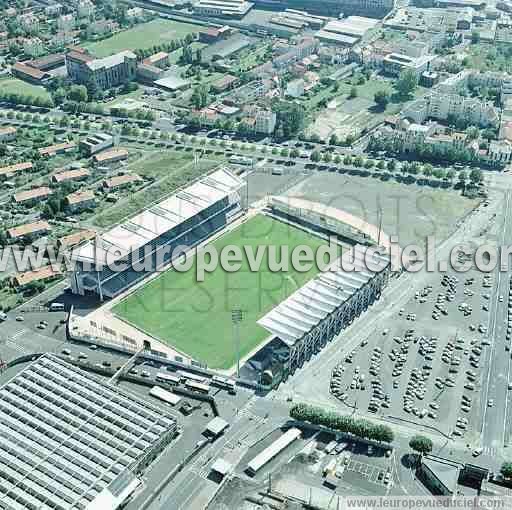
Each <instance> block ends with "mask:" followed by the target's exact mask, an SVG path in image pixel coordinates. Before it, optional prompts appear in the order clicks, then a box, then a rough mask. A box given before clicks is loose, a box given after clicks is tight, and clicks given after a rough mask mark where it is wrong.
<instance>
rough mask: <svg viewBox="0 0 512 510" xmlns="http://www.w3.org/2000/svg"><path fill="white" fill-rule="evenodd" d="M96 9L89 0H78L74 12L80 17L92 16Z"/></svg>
mask: <svg viewBox="0 0 512 510" xmlns="http://www.w3.org/2000/svg"><path fill="white" fill-rule="evenodd" d="M95 11H96V6H95V5H94V4H93V3H92V2H91V0H80V1H79V2H78V4H77V5H76V13H77V15H78V17H79V18H80V19H84V18H92V17H93V16H94V13H95Z"/></svg>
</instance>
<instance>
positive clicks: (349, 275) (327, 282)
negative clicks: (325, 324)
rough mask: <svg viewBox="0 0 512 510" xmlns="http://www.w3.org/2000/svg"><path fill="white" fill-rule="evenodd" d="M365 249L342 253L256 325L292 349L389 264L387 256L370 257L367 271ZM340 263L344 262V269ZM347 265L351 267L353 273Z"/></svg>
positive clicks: (356, 248)
mask: <svg viewBox="0 0 512 510" xmlns="http://www.w3.org/2000/svg"><path fill="white" fill-rule="evenodd" d="M366 250H367V248H366V247H363V246H361V245H356V246H354V248H353V249H352V250H350V251H347V252H346V253H345V254H343V256H342V259H343V260H340V259H338V261H336V262H335V263H334V264H333V265H332V266H331V268H330V270H329V271H325V272H322V273H320V274H319V275H318V276H317V277H316V278H313V279H312V280H310V281H309V282H308V283H306V285H304V286H303V287H301V288H300V289H299V290H297V291H296V292H294V293H293V294H292V295H291V296H290V297H288V299H286V300H285V301H283V302H282V303H280V304H279V305H278V306H276V307H275V308H273V309H272V310H271V311H270V312H268V313H267V314H266V315H264V316H263V317H262V318H261V319H260V320H259V321H258V324H259V325H260V326H263V327H264V328H265V329H266V330H267V331H268V332H269V333H270V334H272V335H274V336H277V337H279V338H280V339H281V340H283V341H284V342H285V343H286V344H288V345H290V346H293V345H294V344H295V343H296V342H297V341H298V340H300V339H301V338H302V337H303V336H304V335H305V334H307V333H308V332H309V331H311V330H312V329H313V328H314V327H315V326H317V325H318V324H319V323H320V322H321V321H322V320H324V319H325V318H326V317H327V316H328V315H329V314H330V313H332V312H333V311H334V310H335V309H336V308H339V307H340V306H341V305H342V304H343V303H344V302H346V301H348V299H350V297H352V296H353V295H354V294H355V293H356V292H357V291H358V290H359V289H360V288H361V287H363V286H364V285H365V284H366V283H368V282H369V281H370V280H371V279H372V278H373V277H374V276H375V275H376V274H377V273H379V272H381V271H383V270H384V269H385V268H386V267H387V266H388V265H389V263H390V260H389V257H388V256H383V255H377V254H373V255H372V256H371V266H370V268H368V267H367V265H370V264H366V263H365V252H366ZM352 257H353V259H352ZM341 262H344V264H343V266H344V267H342V264H341ZM349 263H351V264H353V268H354V270H353V271H351V270H350V267H349Z"/></svg>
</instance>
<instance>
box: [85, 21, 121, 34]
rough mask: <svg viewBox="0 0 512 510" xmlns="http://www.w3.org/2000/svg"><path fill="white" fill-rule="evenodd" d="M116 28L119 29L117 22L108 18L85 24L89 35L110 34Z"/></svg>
mask: <svg viewBox="0 0 512 510" xmlns="http://www.w3.org/2000/svg"><path fill="white" fill-rule="evenodd" d="M116 30H119V23H117V22H116V21H112V20H110V19H102V20H97V21H93V22H92V23H90V24H89V25H88V26H87V34H88V35H89V36H93V35H106V34H111V33H112V32H115V31H116Z"/></svg>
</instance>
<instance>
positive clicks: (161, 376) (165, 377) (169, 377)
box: [155, 372, 181, 386]
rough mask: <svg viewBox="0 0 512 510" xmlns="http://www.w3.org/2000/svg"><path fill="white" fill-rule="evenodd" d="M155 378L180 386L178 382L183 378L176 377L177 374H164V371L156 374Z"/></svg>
mask: <svg viewBox="0 0 512 510" xmlns="http://www.w3.org/2000/svg"><path fill="white" fill-rule="evenodd" d="M155 379H156V380H157V381H158V382H161V383H165V384H170V385H171V386H178V384H179V383H180V381H181V379H180V378H179V377H176V376H175V375H170V374H164V373H162V372H159V373H158V374H156V377H155Z"/></svg>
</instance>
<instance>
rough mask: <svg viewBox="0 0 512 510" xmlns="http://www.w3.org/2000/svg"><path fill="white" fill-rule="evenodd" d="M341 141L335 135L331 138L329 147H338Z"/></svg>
mask: <svg viewBox="0 0 512 510" xmlns="http://www.w3.org/2000/svg"><path fill="white" fill-rule="evenodd" d="M339 143H340V141H339V140H338V137H337V136H336V133H334V134H333V135H332V136H331V138H329V145H338V144H339Z"/></svg>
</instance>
